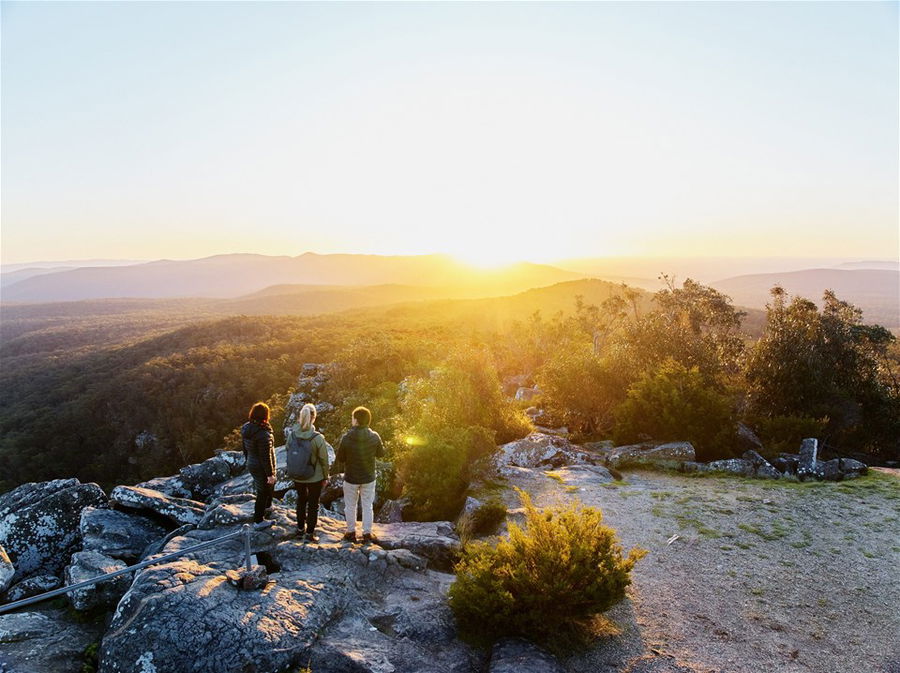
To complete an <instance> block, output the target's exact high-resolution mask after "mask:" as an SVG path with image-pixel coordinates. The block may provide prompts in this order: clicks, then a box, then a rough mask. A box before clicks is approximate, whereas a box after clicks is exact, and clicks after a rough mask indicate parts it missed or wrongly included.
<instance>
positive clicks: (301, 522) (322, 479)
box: [288, 404, 334, 542]
mask: <svg viewBox="0 0 900 673" xmlns="http://www.w3.org/2000/svg"><path fill="white" fill-rule="evenodd" d="M315 422H316V408H315V406H313V405H312V404H304V405H303V408H302V409H300V418H299V420H298V421H297V422H296V423H294V424H293V425H292V426H291V427H290V428H289V430H288V432H289V433H290V434H292V435H293V436H294V437H295V438H296V439H298V440H303V441H308V442H310V444H311V446H310V449H311V451H310V453H311V458H310V462H311V463H312V464H313V466H314V469H313V473H312V475H311V476H309V477H307V478H306V479H294V487H295V488H296V489H297V535H298V536H300V537H304V530H305V533H306V534H305V539H306V541H307V542H318V541H319V538H318V537H317V536H316V524H317V523H318V521H319V497H320V496H321V495H322V489H323V488H324V487H325V483H326V482H327V481H328V469H329V467H331V465H330V463H329V460H328V455H329V453H331V452H333V451H334V449H332V448H331V446H330V445H329V444H328V442H326V441H325V437H324V436H323V435H322V433H320V432H318V431H317V430H316V426H315V425H314V424H315Z"/></svg>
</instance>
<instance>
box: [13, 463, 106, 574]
mask: <svg viewBox="0 0 900 673" xmlns="http://www.w3.org/2000/svg"><path fill="white" fill-rule="evenodd" d="M105 503H106V494H105V493H104V492H103V490H102V489H101V488H100V487H99V486H97V484H82V483H81V482H79V481H78V480H77V479H56V480H54V481H46V482H42V483H28V484H23V485H22V486H19V487H18V488H16V489H14V490H12V491H10V492H9V493H5V494H3V495H2V496H0V546H3V548H4V549H6V553H7V554H8V556H9V559H10V561H12V563H13V565H14V566H15V569H16V574H15V576H14V578H13V580H12V581H13V582H18V581H21V580H23V579H26V578H28V577H33V576H35V575H58V574H59V573H60V572H62V569H63V568H64V567H65V565H66V563H68V561H69V557H70V556H71V554H72V552H73V551H75V550H76V549H77V548H78V545H79V544H80V538H79V528H78V527H79V523H80V521H81V510H82V509H84V508H85V507H90V506H94V507H97V506H100V505H103V504H105Z"/></svg>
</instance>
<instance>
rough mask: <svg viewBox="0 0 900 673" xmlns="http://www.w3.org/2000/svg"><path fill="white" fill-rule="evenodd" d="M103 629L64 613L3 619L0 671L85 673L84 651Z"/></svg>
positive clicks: (21, 614) (0, 619)
mask: <svg viewBox="0 0 900 673" xmlns="http://www.w3.org/2000/svg"><path fill="white" fill-rule="evenodd" d="M101 629H102V624H100V623H97V622H96V621H86V622H73V621H72V620H70V619H67V617H66V613H65V611H64V610H46V609H45V610H42V611H41V612H17V613H13V614H5V615H0V671H2V672H3V673H82V671H84V670H85V669H83V668H82V666H83V665H84V650H85V648H86V647H87V646H88V645H90V644H91V643H93V642H96V641H97V639H98V638H99V636H100V631H101ZM138 672H139V669H137V670H136V673H138Z"/></svg>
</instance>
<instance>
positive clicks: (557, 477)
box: [544, 470, 564, 484]
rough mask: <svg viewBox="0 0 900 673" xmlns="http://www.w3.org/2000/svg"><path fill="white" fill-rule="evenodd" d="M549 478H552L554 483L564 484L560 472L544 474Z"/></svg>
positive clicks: (550, 471) (548, 471) (549, 471)
mask: <svg viewBox="0 0 900 673" xmlns="http://www.w3.org/2000/svg"><path fill="white" fill-rule="evenodd" d="M544 474H546V475H547V476H548V477H550V478H551V479H552V480H553V481H555V482H558V483H560V484H562V483H564V482H563V478H562V475H561V474H560V473H559V472H553V471H552V470H547V471H546V472H544Z"/></svg>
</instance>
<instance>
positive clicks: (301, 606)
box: [100, 518, 482, 673]
mask: <svg viewBox="0 0 900 673" xmlns="http://www.w3.org/2000/svg"><path fill="white" fill-rule="evenodd" d="M394 525H397V526H400V525H404V524H394ZM234 529H235V528H234V527H231V528H230V529H229V528H227V527H226V528H224V529H219V530H215V531H213V530H208V531H207V530H199V529H198V530H193V531H190V532H188V533H187V534H186V535H185V536H183V537H178V538H174V539H173V540H172V541H170V543H169V544H168V545H167V546H166V548H165V550H164V551H165V552H177V551H180V550H185V549H187V548H188V547H191V546H193V545H196V544H198V543H199V542H201V541H205V540H211V539H213V538H214V537H217V536H219V535H221V534H222V533H223V532H227V531H229V530H234ZM342 530H343V523H342V522H340V521H336V520H332V519H327V518H326V519H323V520H321V524H320V535H321V543H320V544H317V545H310V544H301V543H299V542H297V541H296V540H294V539H293V538H292V537H291V533H292V531H291V530H290V527H289V526H284V525H281V524H280V523H276V524H275V526H273V527H272V528H270V529H267V532H266V533H265V534H254V538H253V544H254V552H255V553H257V555H258V557H259V558H261V559H263V558H264V559H265V562H266V565H267V567H269V572H268V580H267V584H266V585H265V586H264V587H262V588H261V589H255V590H250V589H241V588H239V586H236V584H235V583H233V582H230V581H229V577H232V576H236V575H237V574H239V573H235V572H234V571H235V570H236V569H237V568H239V567H240V566H241V564H242V541H241V540H231V541H228V542H226V543H223V544H222V545H219V546H215V547H212V548H209V549H206V550H201V551H200V552H193V553H191V554H190V557H188V558H184V559H182V560H178V561H173V562H170V563H165V564H159V565H154V566H150V567H149V568H146V569H144V570H142V571H140V572H139V573H138V574H137V576H136V577H135V580H134V583H133V584H132V587H131V589H130V590H129V592H128V593H127V594H126V595H125V596H124V597H123V598H122V600H121V601H120V602H119V605H118V607H117V609H116V612H115V614H114V615H113V618H112V623H111V624H110V627H109V630H108V632H107V634H106V636H105V637H104V639H103V642H102V645H101V653H100V670H101V671H103V673H123V672H128V673H131V672H133V671H144V672H150V671H159V672H160V673H162V671H165V672H166V673H208V672H209V671H216V672H217V673H243V672H244V671H246V670H247V668H246V666H247V663H248V662H252V663H253V666H254V670H259V671H293V670H297V669H300V668H303V667H306V666H307V665H309V666H310V667H311V668H312V670H314V671H316V673H337V672H339V671H346V672H347V673H350V672H351V671H352V672H354V673H361V672H366V671H369V672H371V673H375V672H387V671H397V672H399V671H404V672H406V673H426V672H428V673H431V672H437V671H441V672H447V673H456V672H458V673H464V672H465V673H470V672H471V671H473V670H479V669H480V665H481V663H482V658H481V655H480V654H479V653H478V652H477V651H475V650H473V649H471V648H470V647H468V646H467V645H465V644H464V643H462V642H460V641H459V639H458V638H457V637H456V631H455V625H454V621H453V617H452V614H451V613H450V610H449V607H448V605H447V601H446V591H447V589H448V587H449V585H450V584H451V582H452V580H453V576H452V575H449V574H444V573H436V572H433V571H430V570H429V571H423V570H415V569H413V568H412V567H409V565H408V562H409V561H411V560H412V559H413V558H414V557H415V555H414V554H412V552H410V551H409V550H405V549H398V550H385V549H383V548H381V547H380V546H377V545H368V546H364V547H361V546H359V545H349V544H346V543H342V542H341V539H340V538H341V533H342ZM379 532H381V531H379ZM384 536H385V537H387V535H386V534H385V535H384ZM263 552H265V553H263ZM148 606H152V609H148ZM163 615H164V618H162V617H161V616H163Z"/></svg>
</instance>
